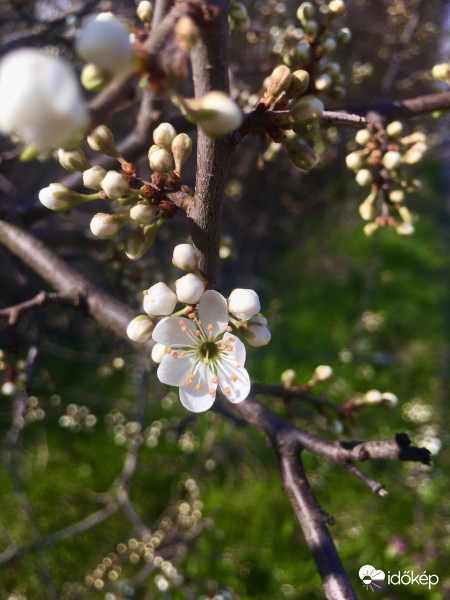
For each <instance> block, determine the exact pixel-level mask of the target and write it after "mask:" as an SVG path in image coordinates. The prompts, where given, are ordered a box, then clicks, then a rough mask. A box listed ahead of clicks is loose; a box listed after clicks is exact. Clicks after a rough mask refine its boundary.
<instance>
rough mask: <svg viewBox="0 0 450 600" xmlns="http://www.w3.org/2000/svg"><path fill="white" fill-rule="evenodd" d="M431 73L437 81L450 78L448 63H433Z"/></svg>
mask: <svg viewBox="0 0 450 600" xmlns="http://www.w3.org/2000/svg"><path fill="white" fill-rule="evenodd" d="M431 75H432V76H433V77H434V79H436V80H437V81H447V82H448V81H449V79H450V65H449V64H448V63H441V64H439V65H434V67H433V68H432V69H431Z"/></svg>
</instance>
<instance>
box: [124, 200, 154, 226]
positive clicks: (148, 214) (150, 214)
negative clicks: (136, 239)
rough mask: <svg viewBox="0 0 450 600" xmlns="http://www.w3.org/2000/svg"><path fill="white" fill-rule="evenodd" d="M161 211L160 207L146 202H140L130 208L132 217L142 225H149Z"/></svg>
mask: <svg viewBox="0 0 450 600" xmlns="http://www.w3.org/2000/svg"><path fill="white" fill-rule="evenodd" d="M158 213H159V208H158V207H157V206H153V205H152V204H147V203H146V202H138V203H137V204H135V205H134V206H133V207H132V208H131V209H130V219H133V221H136V223H139V224H140V225H147V223H150V222H151V221H153V219H154V218H155V217H156V215H157V214H158Z"/></svg>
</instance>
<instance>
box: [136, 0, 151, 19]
mask: <svg viewBox="0 0 450 600" xmlns="http://www.w3.org/2000/svg"><path fill="white" fill-rule="evenodd" d="M136 14H137V16H138V18H139V19H140V20H141V21H142V22H143V23H151V21H152V18H153V4H152V3H151V2H149V0H141V2H139V4H138V6H137V9H136Z"/></svg>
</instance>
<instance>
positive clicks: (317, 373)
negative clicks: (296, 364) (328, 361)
mask: <svg viewBox="0 0 450 600" xmlns="http://www.w3.org/2000/svg"><path fill="white" fill-rule="evenodd" d="M332 376H333V369H332V368H331V367H330V366H329V365H319V366H318V367H316V368H315V370H314V373H313V375H312V377H311V379H310V380H309V381H308V382H307V383H304V384H302V385H301V388H302V390H303V391H305V392H306V391H309V390H310V389H311V388H312V387H313V385H314V384H316V383H320V382H322V381H326V380H327V379H330V377H332ZM281 382H282V384H283V385H284V387H285V388H286V389H292V388H296V387H298V383H297V373H296V371H294V369H286V371H283V372H282V373H281Z"/></svg>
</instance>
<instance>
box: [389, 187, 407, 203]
mask: <svg viewBox="0 0 450 600" xmlns="http://www.w3.org/2000/svg"><path fill="white" fill-rule="evenodd" d="M404 199H405V192H404V191H403V190H392V191H390V192H389V200H390V201H391V202H394V203H397V202H403V200H404Z"/></svg>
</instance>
